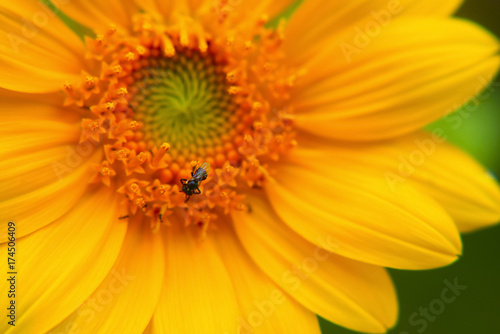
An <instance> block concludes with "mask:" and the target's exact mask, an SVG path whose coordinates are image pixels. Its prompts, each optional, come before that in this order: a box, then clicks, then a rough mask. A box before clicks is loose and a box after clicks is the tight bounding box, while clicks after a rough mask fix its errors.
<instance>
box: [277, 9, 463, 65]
mask: <svg viewBox="0 0 500 334" xmlns="http://www.w3.org/2000/svg"><path fill="white" fill-rule="evenodd" d="M462 2H463V1H462V0H444V1H434V0H389V1H388V0H371V1H366V0H336V1H324V0H306V1H304V2H303V3H302V4H301V5H300V7H299V8H298V9H297V11H295V13H294V14H293V15H292V17H291V19H290V22H289V23H288V25H287V28H286V36H287V38H286V39H285V49H286V50H287V54H288V57H289V61H292V62H294V63H296V64H300V63H301V62H303V61H304V60H306V59H308V58H310V57H311V55H314V54H315V52H317V51H319V50H321V49H322V48H324V47H325V45H328V44H331V45H334V46H335V47H337V48H338V45H339V43H340V42H341V41H343V40H345V39H346V38H347V37H352V33H353V32H355V31H356V29H363V28H364V27H366V26H367V25H368V26H372V25H379V26H384V27H386V26H388V25H390V24H392V22H393V21H394V20H396V19H398V18H399V17H407V16H413V15H424V16H448V15H450V14H451V13H453V12H454V11H455V10H456V9H457V8H458V7H459V5H460V4H461V3H462ZM327 40H330V41H329V42H328V43H327Z"/></svg>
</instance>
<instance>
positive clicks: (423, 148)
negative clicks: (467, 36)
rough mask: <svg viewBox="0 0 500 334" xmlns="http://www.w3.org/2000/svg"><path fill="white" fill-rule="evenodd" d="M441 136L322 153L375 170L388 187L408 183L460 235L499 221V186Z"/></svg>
mask: <svg viewBox="0 0 500 334" xmlns="http://www.w3.org/2000/svg"><path fill="white" fill-rule="evenodd" d="M452 117H459V114H455V115H453V116H452ZM450 119H451V118H450ZM445 137H446V134H445V133H444V132H442V131H439V130H436V131H435V132H434V133H433V134H430V133H425V132H420V133H416V134H412V135H409V136H406V137H404V138H401V139H397V140H394V141H389V142H383V143H380V144H376V145H355V146H350V147H349V148H347V149H345V148H342V147H339V146H336V145H331V146H330V147H324V148H322V149H324V152H325V153H324V154H325V155H327V156H332V155H333V156H334V157H335V159H337V160H349V161H350V162H352V163H357V164H363V165H369V166H372V167H373V168H375V169H378V170H379V171H380V173H379V174H380V176H381V177H383V178H384V179H385V180H386V183H387V186H388V187H389V188H390V189H395V188H397V187H399V185H401V184H405V183H409V184H411V185H413V186H415V187H416V188H417V189H419V190H420V191H422V192H423V193H425V194H428V195H430V196H432V197H433V198H434V199H435V200H436V201H437V202H438V203H439V204H440V205H441V206H443V207H444V208H445V209H446V211H447V212H448V213H449V214H450V216H451V217H452V218H453V219H454V220H455V222H456V224H457V226H458V228H459V230H460V231H461V232H469V231H472V230H475V229H478V228H483V227H487V226H491V225H492V224H495V223H498V222H499V221H500V189H499V186H498V183H497V182H496V181H495V179H494V178H493V177H492V176H491V175H490V174H489V173H488V172H487V170H486V169H484V168H483V167H482V166H480V165H479V164H478V163H477V162H475V161H474V159H472V158H471V157H470V156H469V155H468V154H466V153H465V152H462V151H461V150H460V149H458V148H456V147H454V146H453V145H451V144H449V143H446V142H444V140H445ZM315 145H316V144H315Z"/></svg>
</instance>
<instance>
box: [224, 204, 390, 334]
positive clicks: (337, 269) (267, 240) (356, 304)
mask: <svg viewBox="0 0 500 334" xmlns="http://www.w3.org/2000/svg"><path fill="white" fill-rule="evenodd" d="M249 204H250V206H251V213H239V212H237V213H234V214H233V220H234V227H235V230H236V232H237V234H238V236H239V238H240V240H241V242H242V243H243V246H244V247H245V249H246V251H247V252H248V254H250V256H251V257H252V258H253V260H254V261H255V263H257V265H258V266H259V267H260V268H261V269H262V270H263V271H264V272H265V273H266V274H267V275H268V276H269V277H271V279H273V280H274V282H275V283H276V284H278V285H279V286H280V287H281V288H282V289H283V290H284V291H286V292H287V293H288V294H289V295H291V296H292V297H293V298H295V299H296V300H297V301H298V302H300V303H301V304H302V305H304V306H305V307H306V308H308V309H309V310H311V311H312V312H314V313H316V314H318V315H320V316H322V317H324V318H326V319H328V320H330V321H332V322H334V323H337V324H339V325H341V326H344V327H347V328H350V329H353V330H356V331H362V332H369V333H385V332H386V331H387V329H388V328H390V327H392V326H393V325H394V323H395V322H396V318H397V312H398V307H397V300H396V295H395V291H394V287H393V285H392V282H391V279H390V277H389V275H388V274H387V273H386V271H385V270H384V269H383V268H380V267H377V266H373V265H369V264H364V263H360V262H357V261H353V260H350V259H347V258H344V257H342V256H339V255H336V254H334V253H330V252H328V251H326V250H325V249H324V248H322V247H318V246H315V245H313V244H311V243H309V242H307V241H306V240H304V239H303V238H302V237H300V236H299V235H298V234H296V233H295V232H293V231H292V230H291V229H290V228H288V227H287V226H286V224H285V223H284V222H283V221H282V220H281V219H280V218H279V217H278V216H277V215H276V214H275V213H274V212H273V210H272V208H271V207H270V206H269V204H267V203H266V200H265V199H263V198H262V195H261V196H258V195H257V196H250V197H249ZM334 240H335V235H333V234H332V235H327V234H325V235H322V236H321V239H320V243H321V244H323V246H325V247H327V248H328V247H331V246H332V245H334Z"/></svg>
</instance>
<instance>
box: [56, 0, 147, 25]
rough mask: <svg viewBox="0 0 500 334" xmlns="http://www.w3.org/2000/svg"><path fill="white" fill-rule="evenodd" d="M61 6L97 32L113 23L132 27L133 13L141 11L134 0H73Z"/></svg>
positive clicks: (73, 17)
mask: <svg viewBox="0 0 500 334" xmlns="http://www.w3.org/2000/svg"><path fill="white" fill-rule="evenodd" d="M60 8H61V10H62V11H63V12H64V13H65V14H67V15H68V16H70V17H71V18H72V19H74V20H75V21H77V22H79V23H81V24H83V25H84V26H87V27H89V28H91V29H94V30H96V31H97V32H104V31H105V30H107V29H109V28H110V27H111V26H112V25H114V26H116V27H118V28H120V29H131V28H132V15H133V14H135V13H138V12H139V9H138V7H137V5H136V4H135V2H134V0H106V1H100V0H71V1H68V2H67V3H65V4H64V5H63V6H61V7H60Z"/></svg>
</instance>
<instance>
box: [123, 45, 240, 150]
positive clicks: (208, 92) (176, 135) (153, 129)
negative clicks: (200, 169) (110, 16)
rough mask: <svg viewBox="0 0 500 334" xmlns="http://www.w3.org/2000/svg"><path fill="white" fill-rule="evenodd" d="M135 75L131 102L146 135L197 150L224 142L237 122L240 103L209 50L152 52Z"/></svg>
mask: <svg viewBox="0 0 500 334" xmlns="http://www.w3.org/2000/svg"><path fill="white" fill-rule="evenodd" d="M133 76H134V79H135V81H134V83H133V84H132V86H131V87H132V90H131V93H132V98H131V101H130V105H131V107H132V108H133V110H134V113H135V119H137V120H139V121H141V122H143V123H144V128H143V132H144V135H145V139H146V140H153V141H154V142H155V143H156V144H160V143H162V142H168V143H169V144H170V145H171V146H172V147H175V148H176V149H177V150H182V151H184V152H185V153H196V152H198V149H199V148H207V147H214V146H216V145H218V144H220V143H221V142H222V140H221V136H223V135H224V134H227V133H228V132H229V131H230V130H231V128H232V127H233V125H232V124H231V121H230V119H231V116H232V115H234V113H235V108H236V105H235V103H233V99H232V96H231V95H230V94H229V93H228V88H229V86H228V85H227V84H226V76H225V73H224V71H223V67H222V65H220V64H217V63H216V62H215V61H214V59H213V58H212V57H211V56H210V55H209V54H208V55H204V54H201V53H200V52H196V51H189V52H183V53H177V54H176V55H175V56H174V57H162V56H160V57H151V58H149V59H148V61H147V62H145V63H144V64H142V67H141V68H139V69H136V70H135V71H134V73H133Z"/></svg>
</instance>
